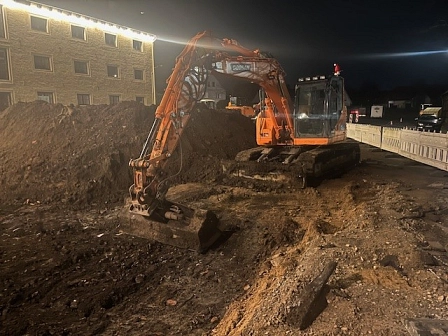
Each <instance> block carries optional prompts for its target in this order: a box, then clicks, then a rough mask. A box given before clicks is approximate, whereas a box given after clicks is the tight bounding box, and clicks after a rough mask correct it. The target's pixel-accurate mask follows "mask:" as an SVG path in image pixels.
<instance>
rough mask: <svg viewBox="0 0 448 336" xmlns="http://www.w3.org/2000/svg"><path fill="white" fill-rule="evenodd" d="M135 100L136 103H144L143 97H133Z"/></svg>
mask: <svg viewBox="0 0 448 336" xmlns="http://www.w3.org/2000/svg"><path fill="white" fill-rule="evenodd" d="M135 101H136V102H137V103H142V104H143V105H144V104H145V97H135Z"/></svg>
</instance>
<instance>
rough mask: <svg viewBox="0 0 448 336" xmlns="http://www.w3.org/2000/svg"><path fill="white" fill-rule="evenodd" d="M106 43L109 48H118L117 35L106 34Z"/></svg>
mask: <svg viewBox="0 0 448 336" xmlns="http://www.w3.org/2000/svg"><path fill="white" fill-rule="evenodd" d="M104 41H105V42H106V44H107V45H108V46H112V47H116V46H117V35H114V34H109V33H104Z"/></svg>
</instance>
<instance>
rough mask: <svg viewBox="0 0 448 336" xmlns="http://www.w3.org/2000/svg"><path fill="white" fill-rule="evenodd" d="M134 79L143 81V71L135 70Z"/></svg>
mask: <svg viewBox="0 0 448 336" xmlns="http://www.w3.org/2000/svg"><path fill="white" fill-rule="evenodd" d="M134 78H135V79H138V80H143V70H140V69H134Z"/></svg>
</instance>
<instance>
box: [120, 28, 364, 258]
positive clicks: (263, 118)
mask: <svg viewBox="0 0 448 336" xmlns="http://www.w3.org/2000/svg"><path fill="white" fill-rule="evenodd" d="M210 74H221V75H225V76H230V77H232V78H235V79H240V80H244V81H248V82H251V83H255V84H258V85H259V86H260V88H261V89H262V91H263V92H264V100H263V101H262V102H260V103H261V104H260V112H259V113H258V115H257V118H256V128H255V129H256V133H255V134H254V136H255V137H256V142H257V144H258V147H256V148H251V149H248V150H246V151H243V152H241V153H239V154H238V155H237V157H236V158H235V161H234V162H233V163H232V164H229V165H226V166H225V169H226V170H227V172H228V173H231V174H234V175H238V176H240V177H247V178H254V177H258V178H262V179H272V180H273V181H275V180H276V179H277V178H278V179H280V178H283V181H284V177H285V176H286V177H288V178H289V181H290V183H299V184H300V185H301V186H302V187H306V185H307V183H308V181H309V180H310V179H311V178H321V177H325V176H326V175H327V174H333V173H335V172H339V171H341V170H343V169H346V168H348V167H350V166H352V165H354V164H356V163H357V162H358V161H359V155H360V154H359V146H358V145H357V143H355V142H351V141H347V139H346V119H347V111H346V107H345V103H344V99H345V90H344V79H343V78H342V77H341V76H340V75H339V70H338V71H337V72H336V71H335V72H334V73H332V74H331V75H330V76H316V77H309V78H303V79H300V80H299V81H298V82H297V84H296V86H295V88H294V99H291V96H290V93H289V91H288V87H287V85H286V82H285V72H284V70H283V68H282V67H281V65H280V64H279V62H278V61H277V60H276V59H275V58H273V57H272V56H271V55H268V54H264V53H262V52H260V51H259V50H250V49H247V48H244V47H242V46H241V45H239V43H238V42H236V41H235V40H231V39H218V38H215V37H213V36H212V35H211V34H210V33H209V32H202V33H199V34H197V35H196V36H194V37H193V38H192V39H191V40H190V41H189V42H188V43H187V44H186V46H185V48H184V50H183V51H182V53H181V54H180V55H179V56H178V57H177V59H176V65H175V67H174V68H173V72H172V74H171V76H170V77H169V78H168V80H167V88H166V90H165V94H164V95H163V98H162V100H161V103H160V105H159V106H158V107H157V110H156V112H155V119H154V123H153V125H152V127H151V129H150V132H149V134H148V137H147V140H146V142H145V144H144V146H143V149H142V151H141V154H140V156H139V157H138V158H136V159H132V160H131V161H130V163H129V164H130V166H131V167H132V169H133V176H134V184H133V185H132V186H131V187H130V188H129V193H130V206H129V211H130V213H131V215H132V216H133V217H134V218H136V219H137V222H138V223H137V224H135V225H134V228H137V229H135V230H133V232H131V233H134V234H137V235H143V236H149V237H151V238H155V239H156V240H159V241H161V242H163V243H168V244H172V245H176V246H180V247H190V248H192V247H195V248H198V249H199V250H200V251H205V250H207V249H208V248H209V247H210V246H211V245H212V244H213V243H214V242H215V241H216V240H217V239H218V238H219V236H220V229H219V223H218V219H217V216H216V215H215V214H214V213H212V212H210V211H205V210H194V209H190V208H188V207H185V206H184V205H182V204H176V203H173V202H170V201H169V200H167V199H166V198H165V195H166V193H167V190H168V187H169V183H168V181H169V176H168V174H167V172H166V169H164V168H165V167H166V165H167V164H168V163H169V161H170V157H171V156H172V154H173V152H174V151H175V150H176V147H177V145H178V143H179V141H180V138H181V137H182V133H183V131H184V129H185V127H186V126H187V124H188V122H189V119H190V116H191V113H192V112H193V108H194V106H195V105H196V103H197V102H199V101H200V100H201V99H202V98H203V97H204V94H205V90H206V88H207V78H208V76H209V75H210Z"/></svg>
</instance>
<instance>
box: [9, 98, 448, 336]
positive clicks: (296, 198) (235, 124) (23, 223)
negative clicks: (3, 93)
mask: <svg viewBox="0 0 448 336" xmlns="http://www.w3.org/2000/svg"><path fill="white" fill-rule="evenodd" d="M153 113H154V109H152V108H148V107H144V106H142V105H138V104H136V103H131V102H126V103H120V104H118V105H116V106H107V105H105V106H91V107H83V108H79V107H74V108H69V107H64V106H62V105H51V104H46V103H44V102H35V103H27V104H25V103H21V104H18V105H15V106H13V107H11V108H9V109H7V110H6V111H4V112H2V113H1V114H0V158H1V162H2V163H1V165H0V170H1V180H0V186H1V190H0V201H1V203H0V230H1V234H0V237H1V238H0V289H1V292H0V311H1V317H0V330H1V334H4V335H408V334H409V332H408V329H409V322H408V320H409V319H414V318H426V319H430V320H443V319H447V318H448V273H447V270H448V260H447V254H446V244H447V237H448V206H447V203H448V202H447V201H448V180H447V173H446V172H443V171H440V170H437V169H434V168H431V167H427V166H423V165H421V164H418V163H415V162H412V161H409V160H407V159H404V158H401V157H399V156H396V155H395V154H391V153H387V152H381V151H379V150H377V149H375V148H371V147H369V146H365V145H362V152H361V159H362V161H361V163H360V165H359V166H358V167H355V168H354V169H352V170H351V171H349V172H347V173H346V174H344V175H343V176H341V177H339V178H334V179H330V180H326V181H323V182H322V183H321V184H320V185H318V186H317V187H315V188H307V189H304V190H302V189H296V188H290V187H288V186H287V185H281V186H276V187H273V188H270V189H266V188H265V187H260V186H258V185H257V184H254V183H251V182H248V183H238V184H237V183H234V181H233V180H232V179H229V178H226V177H225V176H222V170H221V164H220V162H221V160H228V159H231V158H233V157H234V155H236V153H237V152H238V151H240V150H243V149H246V148H250V147H252V146H254V139H253V132H254V126H253V123H252V122H251V121H250V120H248V119H245V118H244V117H242V116H239V115H235V114H230V113H224V112H219V111H210V110H207V109H201V110H198V111H196V112H195V115H194V117H193V118H192V121H191V122H190V124H189V125H188V126H187V129H186V131H185V133H184V134H185V137H184V139H183V141H182V145H183V156H182V160H183V163H184V164H183V167H184V170H183V171H182V173H181V174H180V175H179V176H177V177H176V178H174V179H173V187H172V188H171V189H170V191H169V194H168V197H169V198H170V199H172V200H174V201H181V202H184V203H186V204H188V205H191V206H194V207H200V208H207V209H210V210H213V211H214V212H216V214H217V215H218V217H219V218H220V220H221V225H222V228H223V230H224V232H225V238H226V239H223V240H222V241H220V243H219V244H217V245H216V246H214V247H213V248H212V249H211V250H209V251H208V252H207V253H206V254H199V253H197V252H196V251H194V250H184V249H177V248H175V247H172V246H168V245H162V244H160V243H158V242H154V241H150V240H147V239H143V238H139V237H133V236H129V235H127V234H126V232H124V231H123V227H124V225H123V224H124V223H123V220H124V219H123V217H122V216H121V214H122V210H123V207H124V205H125V204H126V196H127V189H128V187H129V185H130V184H131V183H132V182H131V181H132V176H131V172H130V170H129V168H128V166H127V163H128V161H129V159H130V158H133V157H136V156H138V154H139V152H140V150H141V147H142V144H143V142H144V139H145V138H146V135H147V132H148V130H149V128H150V125H151V123H152V120H153ZM223 126H224V127H223ZM180 160H181V158H180V156H179V155H177V156H175V157H174V158H173V164H172V168H171V169H172V170H173V174H174V173H175V172H177V168H178V166H179V165H178V164H179V162H180ZM331 261H335V262H336V263H337V265H336V269H335V271H334V273H333V274H332V275H331V276H330V278H329V281H328V283H327V285H326V286H325V287H324V291H323V295H324V298H325V302H324V304H322V305H321V306H320V307H319V309H318V310H317V313H316V314H314V316H311V317H308V318H307V319H306V321H305V322H306V323H304V324H299V323H298V320H297V317H298V316H299V315H300V314H301V312H300V307H301V302H300V300H301V297H302V296H301V295H303V294H304V293H306V290H307V288H308V287H307V285H308V284H310V282H311V281H312V280H313V279H314V278H315V277H316V276H318V275H319V273H320V272H321V271H322V269H323V268H324V267H325V266H326V265H328V263H329V262H331Z"/></svg>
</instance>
